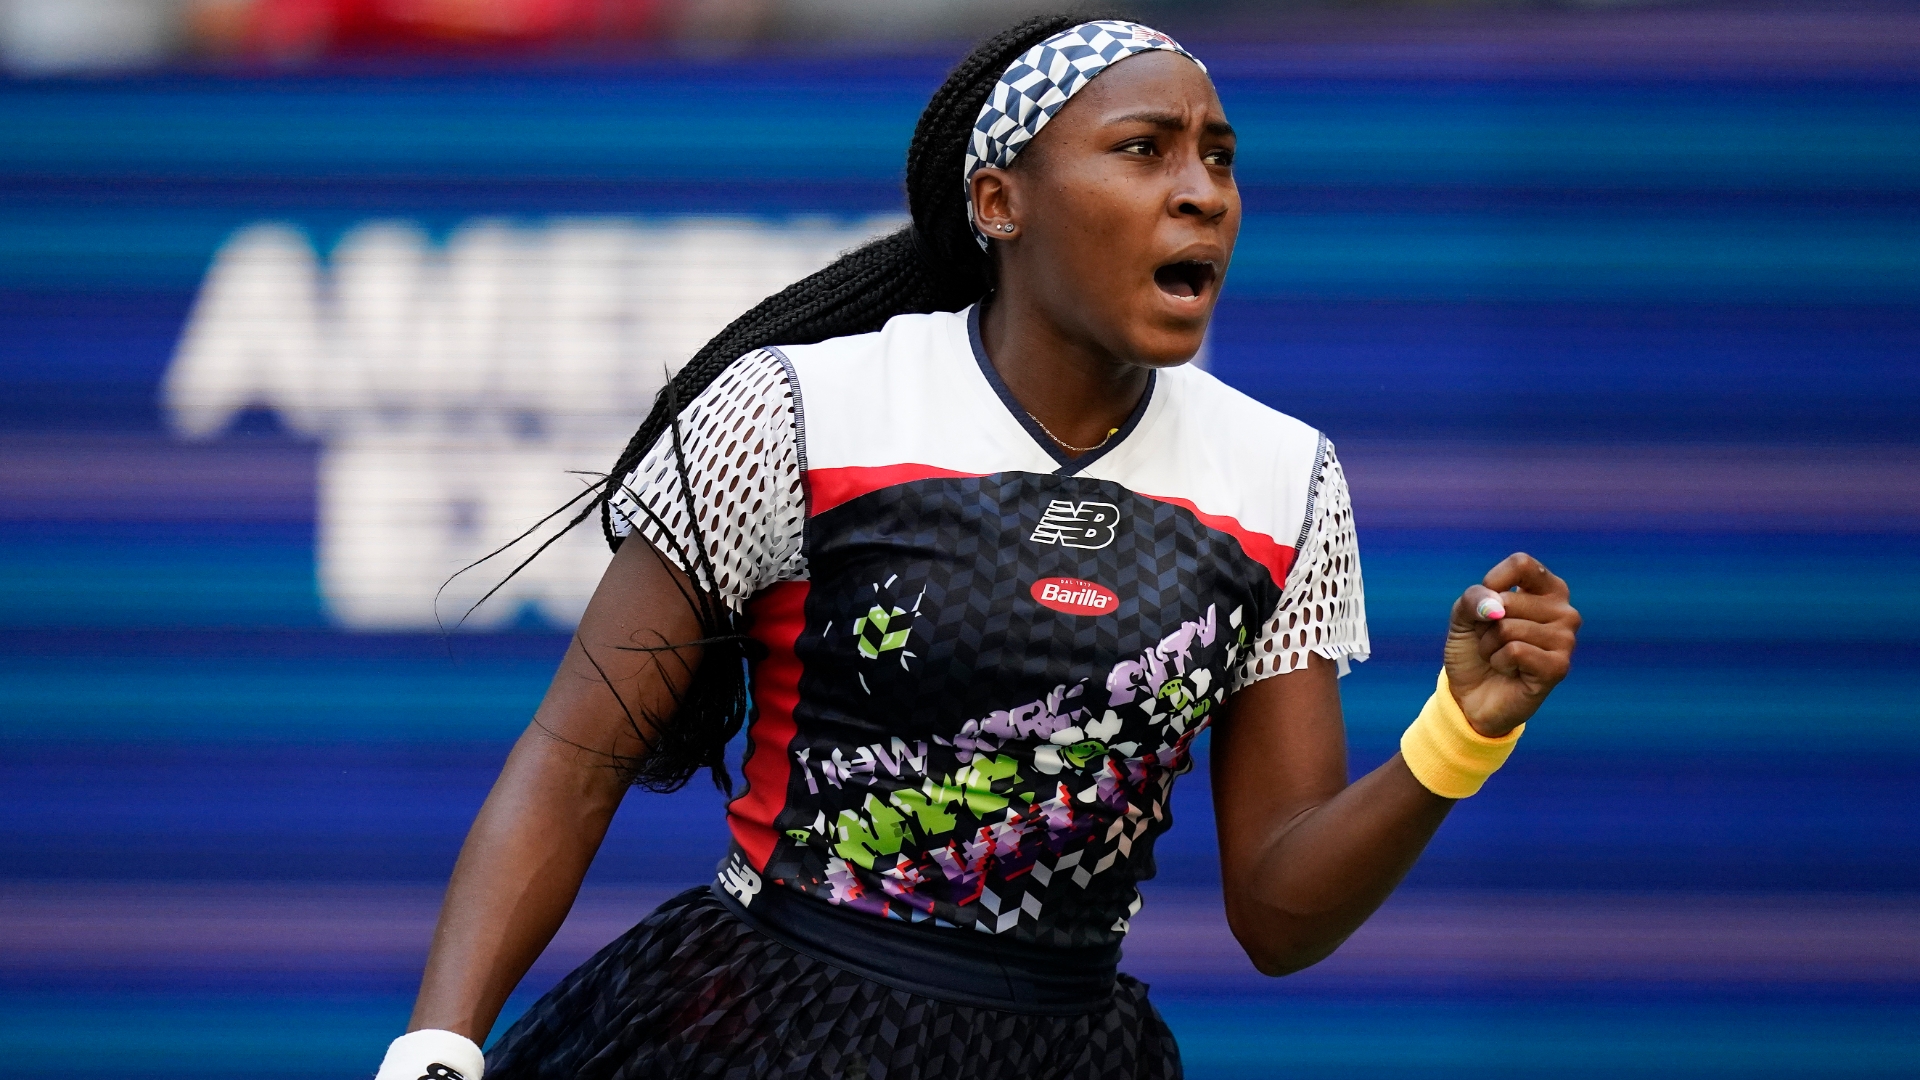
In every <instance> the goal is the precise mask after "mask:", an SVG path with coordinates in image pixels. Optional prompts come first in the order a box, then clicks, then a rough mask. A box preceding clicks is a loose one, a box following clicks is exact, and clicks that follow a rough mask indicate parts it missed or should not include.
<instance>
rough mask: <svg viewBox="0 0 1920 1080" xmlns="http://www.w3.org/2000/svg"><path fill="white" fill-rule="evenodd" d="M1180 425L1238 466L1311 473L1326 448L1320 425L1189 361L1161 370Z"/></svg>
mask: <svg viewBox="0 0 1920 1080" xmlns="http://www.w3.org/2000/svg"><path fill="white" fill-rule="evenodd" d="M1160 378H1161V379H1162V380H1163V388H1162V389H1163V392H1164V393H1166V395H1167V398H1168V407H1169V411H1170V412H1171V413H1172V418H1173V419H1174V420H1175V423H1176V426H1177V427H1178V428H1179V429H1180V431H1181V432H1182V434H1183V435H1184V436H1186V437H1189V438H1192V439H1194V440H1196V441H1199V442H1201V443H1203V444H1204V445H1206V446H1207V447H1208V448H1209V449H1210V450H1211V451H1212V453H1210V454H1209V455H1208V456H1209V457H1218V458H1220V459H1222V461H1223V463H1226V462H1231V463H1235V465H1236V467H1237V468H1240V469H1246V468H1252V469H1258V470H1262V471H1264V470H1268V469H1274V470H1279V471H1281V472H1285V473H1294V472H1299V471H1303V470H1304V471H1306V472H1311V471H1312V470H1313V468H1314V466H1315V465H1316V464H1317V462H1318V460H1319V458H1320V456H1321V455H1322V454H1323V453H1324V452H1325V451H1324V444H1325V441H1326V437H1325V436H1324V435H1322V434H1321V432H1320V430H1319V429H1318V428H1315V427H1314V426H1313V425H1311V424H1308V423H1306V422H1305V421H1303V420H1299V419H1296V418H1294V417H1292V416H1289V415H1287V414H1286V413H1283V412H1281V411H1280V410H1278V409H1276V408H1274V407H1273V406H1271V405H1267V404H1265V403H1264V402H1261V401H1257V400H1255V399H1254V398H1252V397H1249V396H1248V395H1246V394H1244V393H1242V392H1240V391H1239V390H1236V389H1234V388H1233V387H1231V386H1228V385H1227V384H1226V383H1224V382H1221V381H1220V380H1219V379H1218V378H1215V377H1214V376H1213V375H1212V374H1211V373H1210V372H1207V371H1203V370H1201V369H1200V368H1196V367H1194V366H1193V365H1191V364H1183V365H1181V366H1180V367H1177V368H1168V369H1166V370H1165V371H1162V372H1161V373H1160Z"/></svg>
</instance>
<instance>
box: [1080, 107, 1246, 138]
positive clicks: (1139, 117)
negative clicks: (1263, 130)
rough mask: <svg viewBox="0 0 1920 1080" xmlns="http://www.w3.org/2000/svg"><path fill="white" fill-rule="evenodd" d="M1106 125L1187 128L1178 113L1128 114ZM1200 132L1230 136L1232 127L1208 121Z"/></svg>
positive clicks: (1165, 128) (1109, 121)
mask: <svg viewBox="0 0 1920 1080" xmlns="http://www.w3.org/2000/svg"><path fill="white" fill-rule="evenodd" d="M1107 123H1109V124H1149V125H1151V126H1153V127H1157V128H1161V129H1163V130H1167V131H1179V130H1181V129H1183V128H1185V127H1186V126H1187V125H1186V122H1185V121H1184V120H1182V119H1181V117H1180V114H1179V113H1170V112H1135V113H1128V114H1127V115H1125V116H1116V117H1114V118H1113V119H1111V120H1108V121H1107ZM1201 130H1203V131H1205V132H1206V133H1207V134H1209V135H1218V136H1230V135H1232V134H1234V130H1233V125H1232V124H1229V123H1227V122H1226V121H1225V120H1209V121H1207V122H1206V123H1205V124H1202V125H1201Z"/></svg>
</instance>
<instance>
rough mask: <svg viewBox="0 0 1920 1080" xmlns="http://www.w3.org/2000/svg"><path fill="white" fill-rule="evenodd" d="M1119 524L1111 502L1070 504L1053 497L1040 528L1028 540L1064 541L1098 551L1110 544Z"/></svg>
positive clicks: (1058, 542) (1116, 509)
mask: <svg viewBox="0 0 1920 1080" xmlns="http://www.w3.org/2000/svg"><path fill="white" fill-rule="evenodd" d="M1119 524H1120V508H1119V507H1117V506H1115V505H1113V504H1112V503H1103V502H1083V503H1078V504H1075V503H1072V502H1068V501H1066V500H1063V499H1054V500H1052V501H1051V502H1049V503H1047V512H1046V513H1045V514H1044V515H1042V516H1041V518H1040V527H1039V528H1037V529H1035V530H1033V535H1032V536H1030V537H1028V538H1027V539H1029V540H1033V541H1035V542H1037V543H1041V544H1063V545H1065V546H1067V547H1070V548H1085V549H1086V550H1088V551H1097V550H1099V549H1100V548H1103V547H1106V546H1107V545H1108V544H1111V543H1113V538H1114V535H1115V527H1116V526H1118V525H1119Z"/></svg>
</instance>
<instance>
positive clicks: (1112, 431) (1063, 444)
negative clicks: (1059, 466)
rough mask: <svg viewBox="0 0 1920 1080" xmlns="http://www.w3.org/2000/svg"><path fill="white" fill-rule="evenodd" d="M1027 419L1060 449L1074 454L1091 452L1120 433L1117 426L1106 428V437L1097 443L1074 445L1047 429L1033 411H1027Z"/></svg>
mask: <svg viewBox="0 0 1920 1080" xmlns="http://www.w3.org/2000/svg"><path fill="white" fill-rule="evenodd" d="M1021 411H1022V412H1027V410H1025V409H1022V410H1021ZM1027 419H1029V420H1031V421H1033V423H1034V426H1035V427H1038V428H1039V429H1040V430H1041V431H1045V432H1046V433H1047V438H1049V439H1052V440H1053V441H1054V442H1057V443H1059V444H1060V448H1061V449H1063V450H1068V451H1071V452H1073V453H1075V454H1091V453H1093V452H1094V451H1095V450H1098V449H1100V448H1101V447H1103V446H1105V445H1107V443H1108V442H1110V441H1112V439H1113V437H1114V436H1115V435H1118V434H1119V433H1120V429H1119V428H1108V429H1107V437H1106V438H1104V439H1101V440H1100V441H1099V442H1097V443H1094V444H1093V445H1092V446H1075V445H1073V444H1072V443H1070V442H1068V441H1067V440H1065V439H1063V438H1061V437H1060V436H1058V435H1055V434H1054V433H1053V432H1051V431H1048V430H1047V425H1045V424H1042V423H1041V422H1040V418H1039V417H1037V416H1035V415H1033V413H1031V412H1027Z"/></svg>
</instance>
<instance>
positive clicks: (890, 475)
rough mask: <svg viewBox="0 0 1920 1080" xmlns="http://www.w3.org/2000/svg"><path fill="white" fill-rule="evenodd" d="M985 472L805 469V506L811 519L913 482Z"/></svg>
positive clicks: (869, 467)
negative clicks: (887, 489)
mask: <svg viewBox="0 0 1920 1080" xmlns="http://www.w3.org/2000/svg"><path fill="white" fill-rule="evenodd" d="M985 475H986V474H985V473H970V472H954V471H953V470H951V469H937V468H935V467H933V466H932V465H912V464H908V465H847V466H844V467H842V468H838V469H808V470H807V504H808V510H809V512H810V513H811V514H813V516H815V517H818V516H820V515H821V514H824V513H826V512H827V511H829V510H831V509H833V508H834V507H836V506H839V505H840V504H841V503H845V502H851V501H853V500H854V499H857V498H859V497H860V496H862V495H867V494H871V493H872V492H875V491H879V490H880V489H881V488H886V487H892V486H894V485H895V484H911V483H913V482H914V481H915V480H943V479H951V478H953V477H961V476H985Z"/></svg>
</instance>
